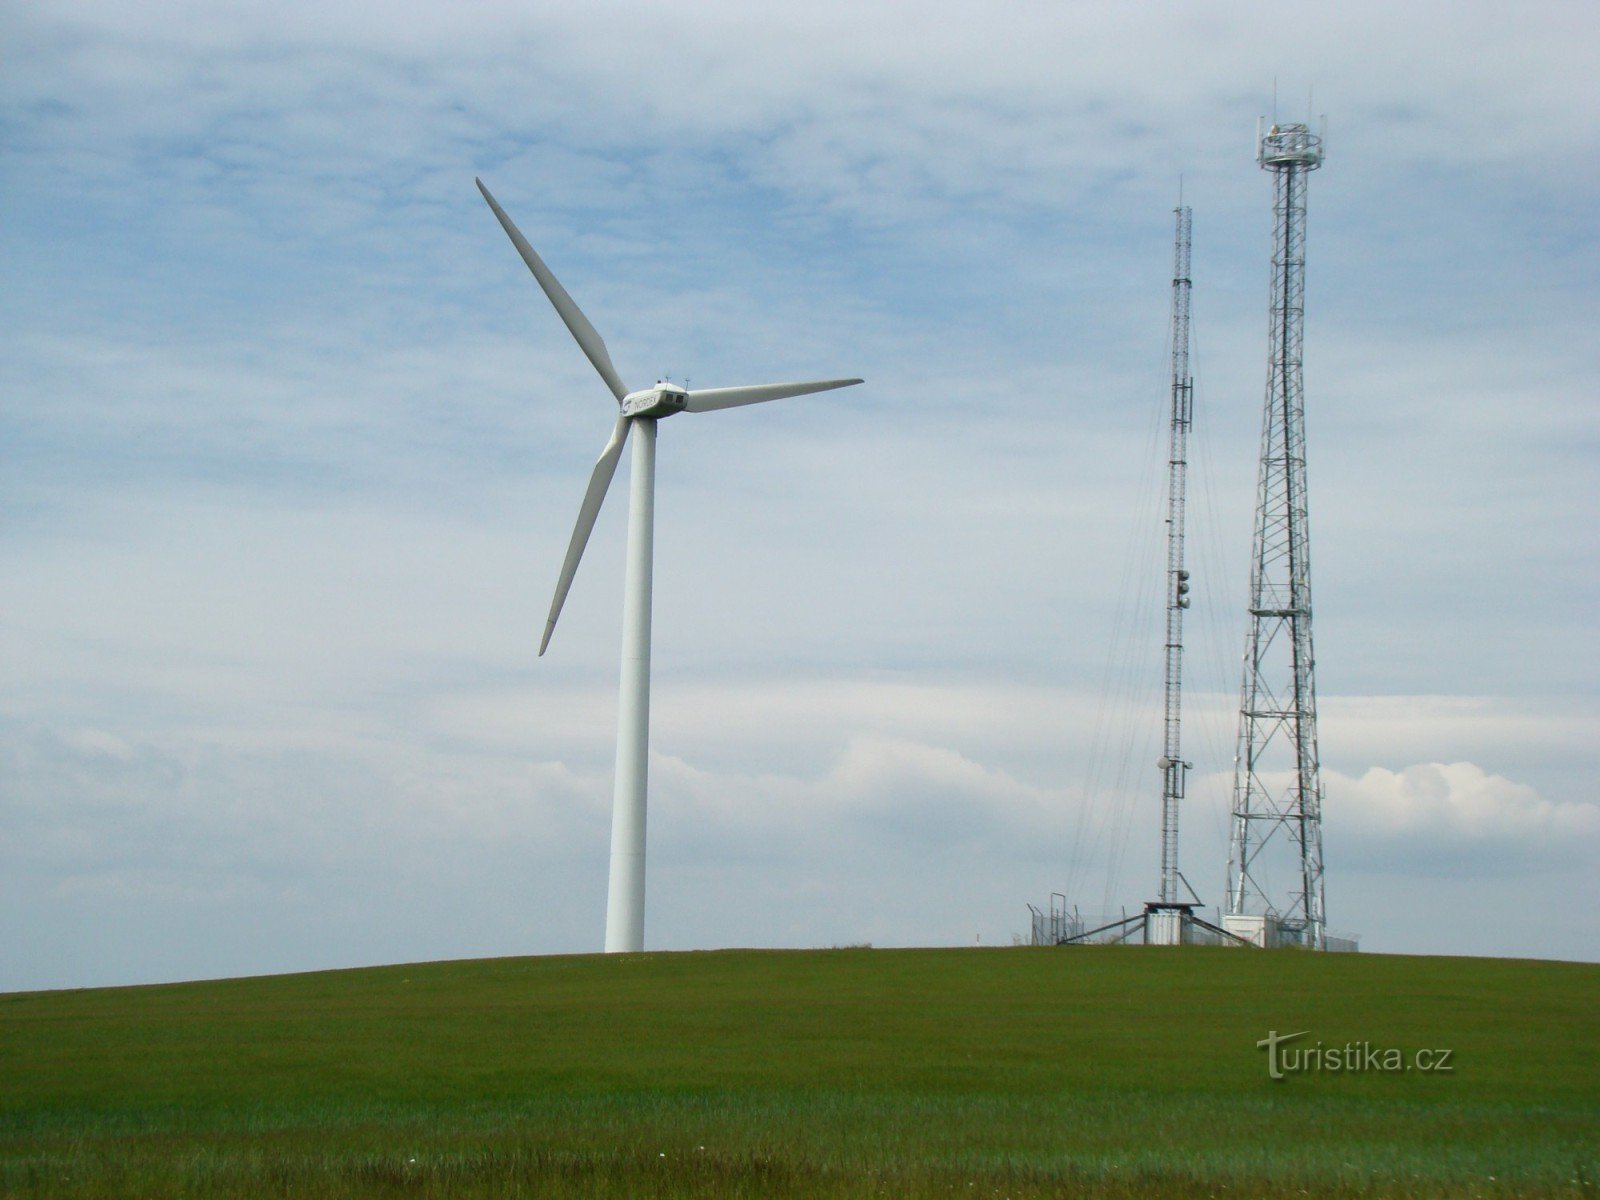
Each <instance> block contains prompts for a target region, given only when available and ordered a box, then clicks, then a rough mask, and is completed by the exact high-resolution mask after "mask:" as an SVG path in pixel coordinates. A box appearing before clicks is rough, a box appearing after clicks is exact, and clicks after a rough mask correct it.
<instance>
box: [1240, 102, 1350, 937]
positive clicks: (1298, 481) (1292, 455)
mask: <svg viewBox="0 0 1600 1200" xmlns="http://www.w3.org/2000/svg"><path fill="white" fill-rule="evenodd" d="M1256 161H1257V162H1258V163H1259V164H1260V165H1261V167H1262V169H1263V170H1266V171H1270V172H1271V173H1272V177H1273V187H1274V201H1273V215H1274V225H1273V233H1272V304H1271V316H1270V319H1269V322H1268V333H1269V343H1270V350H1269V353H1268V367H1267V389H1266V400H1265V405H1264V408H1265V412H1264V416H1263V421H1262V430H1261V461H1260V470H1259V474H1258V476H1257V497H1256V516H1255V534H1254V537H1253V540H1252V554H1251V569H1250V608H1249V614H1250V624H1249V636H1248V639H1247V646H1246V650H1245V656H1244V681H1243V684H1242V686H1241V688H1240V700H1239V744H1238V754H1237V755H1236V757H1235V760H1234V784H1233V821H1232V825H1233V828H1232V835H1231V839H1230V844H1229V850H1228V898H1227V905H1226V911H1225V913H1224V915H1223V921H1222V924H1223V928H1225V929H1227V930H1228V931H1229V932H1230V933H1233V934H1234V935H1236V936H1239V937H1243V938H1247V939H1248V940H1250V941H1252V942H1254V943H1255V944H1256V945H1259V946H1273V945H1277V944H1280V943H1289V944H1295V943H1298V944H1299V945H1302V946H1305V947H1307V948H1310V949H1316V950H1324V949H1327V948H1328V937H1327V923H1326V918H1325V909H1324V903H1323V886H1322V775H1321V766H1320V763H1319V761H1318V753H1317V691H1316V681H1315V678H1314V663H1315V658H1314V655H1313V654H1312V647H1311V535H1310V529H1309V524H1308V519H1307V505H1306V434H1305V392H1304V382H1303V379H1302V369H1301V348H1302V345H1303V343H1304V336H1305V329H1304V325H1305V246H1306V242H1305V238H1306V232H1305V226H1306V177H1307V175H1308V174H1309V173H1310V172H1312V171H1314V170H1316V169H1317V168H1318V167H1320V166H1321V165H1322V139H1321V138H1319V137H1317V136H1315V135H1314V134H1312V132H1311V130H1310V128H1309V127H1308V126H1306V125H1274V126H1273V127H1272V129H1271V131H1270V132H1269V133H1268V134H1267V135H1266V136H1265V137H1262V138H1261V139H1260V140H1259V142H1258V144H1257V147H1256ZM1286 876H1287V878H1288V880H1289V882H1288V883H1287V884H1285V883H1284V879H1285V877H1286Z"/></svg>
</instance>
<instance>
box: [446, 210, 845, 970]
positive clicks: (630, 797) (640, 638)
mask: <svg viewBox="0 0 1600 1200" xmlns="http://www.w3.org/2000/svg"><path fill="white" fill-rule="evenodd" d="M475 182H476V183H477V185H478V190H479V191H480V192H482V193H483V198H484V199H485V200H487V201H488V202H489V207H490V208H491V209H493V210H494V215H495V217H496V218H497V219H498V220H499V222H500V224H501V226H502V227H503V228H504V229H505V231H506V234H507V235H508V236H509V237H510V238H511V243H512V245H514V246H516V248H517V253H518V254H520V255H522V261H523V262H525V263H527V264H528V270H530V271H532V272H533V277H534V278H535V279H537V280H538V281H539V286H540V287H541V288H543V289H544V294H545V295H546V296H548V297H549V298H550V303H551V304H553V305H554V306H555V310H556V312H557V313H558V314H560V317H561V319H562V321H563V322H565V323H566V326H567V329H568V330H569V331H570V332H571V334H572V336H573V338H574V339H575V340H576V341H577V343H578V346H579V348H581V349H582V350H583V352H584V354H585V355H587V356H588V358H589V361H590V362H591V363H593V364H594V369H595V370H596V371H598V372H599V373H600V378H601V379H603V380H605V384H606V386H607V387H608V388H610V389H611V394H612V395H613V396H615V397H616V401H617V407H618V409H619V412H618V414H617V423H616V425H615V426H613V427H612V430H611V439H610V440H609V441H608V442H606V445H605V449H604V450H602V451H600V459H599V461H598V462H596V463H595V465H594V473H593V474H592V475H591V476H590V477H589V487H588V489H587V490H586V491H585V492H584V494H583V503H582V504H581V505H580V506H579V507H578V522H577V524H576V525H575V526H573V530H572V540H571V541H570V542H569V543H568V544H567V557H566V560H565V561H564V562H563V563H562V564H561V576H560V578H559V579H557V580H556V594H555V598H554V599H553V600H551V602H550V615H549V617H548V618H547V619H546V620H545V625H544V637H543V638H542V639H540V642H539V653H540V655H541V656H542V655H543V654H544V652H545V650H546V649H547V648H548V647H549V645H550V635H551V634H552V633H554V632H555V628H556V618H557V617H559V616H560V615H561V606H562V605H563V604H564V603H565V602H566V599H567V591H568V589H569V588H571V587H572V577H573V575H574V574H576V572H577V570H578V562H579V560H580V559H582V558H583V549H584V547H585V546H586V545H588V543H589V534H590V532H591V531H593V529H594V522H595V518H596V517H598V516H599V515H600V505H601V502H602V501H604V500H605V498H606V492H607V490H608V489H609V488H610V487H611V478H612V476H613V475H615V474H616V471H617V462H618V460H619V459H621V457H622V447H623V445H624V444H625V443H626V442H627V440H628V435H629V433H632V432H635V431H637V434H638V436H637V437H635V438H634V441H633V469H632V472H631V476H630V479H629V489H628V563H627V574H626V577H625V582H624V585H623V602H622V688H621V696H620V698H619V701H618V704H617V768H616V782H615V790H614V792H613V794H612V802H611V882H610V890H609V894H608V897H607V901H606V953H608V954H611V953H616V952H619V951H623V952H626V951H636V950H642V949H644V827H645V779H646V774H645V773H646V767H647V765H648V757H649V747H650V590H651V587H650V584H651V570H652V563H653V560H654V542H655V490H656V422H658V421H660V420H661V419H662V418H664V417H670V416H672V415H673V414H674V413H680V412H692V413H701V412H715V411H717V410H718V409H723V408H738V407H740V406H741V405H745V404H760V403H762V402H764V401H767V400H782V399H784V398H786V397H789V396H804V395H807V394H808V393H810V392H826V391H829V390H831V389H833V388H842V387H849V386H850V385H851V384H856V383H860V382H861V380H859V379H823V380H817V381H813V382H810V383H764V384H756V385H754V386H751V387H728V388H697V389H695V390H694V391H688V390H686V389H684V388H681V387H679V386H677V385H676V384H673V383H666V382H660V383H657V384H656V385H655V386H654V387H650V388H644V389H643V390H641V391H637V392H630V391H629V390H628V389H627V388H626V387H624V386H623V384H622V380H621V378H619V377H618V375H617V369H616V368H615V367H613V366H612V365H611V355H610V354H609V353H607V351H606V344H605V342H604V341H602V340H601V338H600V335H599V334H598V333H597V332H595V328H594V326H593V325H591V324H589V320H588V318H587V317H585V316H584V315H583V312H582V310H580V309H579V308H578V306H577V305H576V304H574V303H573V302H572V297H571V296H569V295H567V291H566V289H565V288H563V287H562V286H561V284H560V282H559V281H558V280H557V279H556V277H555V276H554V275H552V274H551V273H550V268H549V267H547V266H545V265H544V260H543V259H541V258H540V257H539V255H538V254H537V253H535V252H534V249H533V247H532V246H530V245H529V244H528V239H527V238H525V237H523V236H522V231H521V230H519V229H518V228H517V227H516V225H515V224H513V223H512V220H511V218H510V217H508V216H506V212H505V209H503V208H501V207H500V205H499V204H498V203H497V202H496V200H495V198H494V197H493V196H491V195H490V194H489V189H488V188H486V187H484V186H483V180H481V179H479V180H476V181H475Z"/></svg>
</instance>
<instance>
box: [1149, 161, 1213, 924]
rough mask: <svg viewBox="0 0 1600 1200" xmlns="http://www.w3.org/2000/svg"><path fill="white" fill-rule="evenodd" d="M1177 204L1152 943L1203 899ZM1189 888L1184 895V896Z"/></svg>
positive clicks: (1188, 402) (1183, 230)
mask: <svg viewBox="0 0 1600 1200" xmlns="http://www.w3.org/2000/svg"><path fill="white" fill-rule="evenodd" d="M1178 188H1179V190H1178V198H1179V202H1178V207H1177V208H1176V209H1175V210H1173V211H1174V214H1175V215H1176V217H1177V221H1176V226H1177V229H1176V232H1175V234H1174V235H1173V250H1172V400H1171V411H1170V417H1169V422H1168V437H1167V606H1166V607H1167V636H1166V643H1165V644H1166V666H1165V672H1164V686H1163V689H1162V690H1163V694H1164V696H1165V705H1164V716H1163V723H1162V729H1163V736H1162V742H1161V757H1160V758H1159V759H1157V760H1156V766H1157V768H1158V769H1159V770H1160V771H1161V888H1160V893H1159V899H1157V900H1156V901H1155V902H1154V903H1152V904H1147V905H1145V941H1146V942H1147V943H1150V944H1153V945H1170V946H1176V945H1181V944H1182V943H1183V940H1184V937H1183V924H1184V919H1185V918H1186V917H1189V916H1191V915H1192V913H1193V911H1194V905H1195V904H1198V903H1199V902H1200V898H1199V897H1198V896H1196V895H1195V894H1194V889H1193V888H1192V887H1190V886H1189V881H1188V880H1187V879H1185V878H1184V877H1183V873H1182V872H1181V871H1179V870H1178V808H1179V802H1180V801H1181V800H1182V799H1183V796H1184V784H1185V783H1186V781H1187V779H1188V774H1189V767H1190V764H1189V763H1187V762H1185V761H1184V760H1183V754H1182V749H1183V747H1182V744H1181V741H1182V739H1181V733H1182V718H1183V613H1184V610H1185V609H1187V608H1188V607H1189V572H1188V570H1186V569H1185V567H1184V565H1183V540H1184V505H1185V499H1186V496H1185V493H1186V484H1187V481H1188V471H1189V451H1188V445H1189V426H1190V424H1191V422H1192V421H1193V419H1194V377H1193V376H1192V375H1191V374H1190V373H1189V292H1190V289H1191V286H1192V285H1191V281H1190V278H1189V251H1190V242H1191V234H1192V229H1193V213H1192V212H1191V211H1190V210H1189V209H1188V208H1186V207H1185V206H1184V204H1183V184H1182V180H1181V179H1180V180H1179V184H1178ZM1180 886H1181V889H1182V891H1183V892H1187V893H1188V897H1187V898H1185V897H1184V896H1183V895H1181V894H1180Z"/></svg>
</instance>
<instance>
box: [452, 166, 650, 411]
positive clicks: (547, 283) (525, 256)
mask: <svg viewBox="0 0 1600 1200" xmlns="http://www.w3.org/2000/svg"><path fill="white" fill-rule="evenodd" d="M474 182H475V183H477V185H478V190H479V191H480V192H482V193H483V198H484V199H485V200H487V201H488V202H489V208H490V209H491V210H492V211H493V212H494V216H495V220H497V221H499V222H500V227H501V228H502V229H504V230H505V231H506V236H507V237H509V238H510V239H511V244H512V245H513V246H515V247H516V248H517V253H518V254H520V255H521V256H522V261H523V262H525V263H527V264H528V270H530V271H532V272H533V277H534V278H535V279H536V280H538V281H539V286H540V287H541V288H543V289H544V294H545V295H546V296H547V297H549V300H550V303H551V305H552V306H553V307H554V308H555V310H556V312H557V314H558V315H559V316H560V317H561V320H562V323H563V324H565V325H566V327H567V331H568V332H569V333H571V334H572V338H573V340H574V341H576V342H577V343H578V346H579V348H580V349H581V350H582V351H583V353H584V355H585V356H586V357H587V358H588V359H589V361H590V362H591V363H592V364H594V369H595V370H596V371H597V372H599V374H600V378H601V379H603V380H605V384H606V386H607V387H608V388H610V389H611V392H612V394H613V395H614V396H616V398H617V400H618V401H620V400H621V399H622V398H623V397H624V396H626V395H627V394H628V389H627V387H626V386H624V385H623V382H622V380H621V379H620V378H619V377H618V375H617V369H616V367H614V366H613V365H612V364H611V354H610V352H609V351H608V350H607V349H606V343H605V339H604V338H602V337H601V336H600V334H599V333H598V332H597V331H596V330H595V327H594V326H593V325H591V324H590V323H589V318H588V317H586V316H584V315H583V310H582V309H580V308H579V307H578V306H577V304H576V303H575V302H574V301H573V299H572V297H571V296H569V295H568V294H567V289H566V288H564V287H562V286H561V281H560V280H559V279H557V278H556V277H555V274H554V273H553V272H552V271H551V270H550V268H549V267H547V266H545V263H544V259H542V258H540V257H539V253H538V251H536V250H535V249H534V248H533V246H532V245H530V244H529V242H528V239H527V238H525V237H523V236H522V230H520V229H518V228H517V226H516V222H514V221H513V220H512V219H511V218H510V217H509V216H508V215H507V214H506V210H505V209H503V208H501V207H500V205H499V203H498V202H496V200H495V198H494V197H493V196H491V195H490V194H489V189H488V188H486V187H484V186H483V180H481V179H475V180H474Z"/></svg>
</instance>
